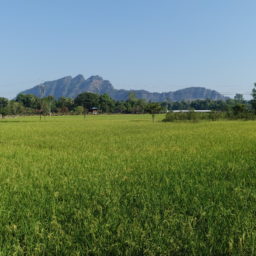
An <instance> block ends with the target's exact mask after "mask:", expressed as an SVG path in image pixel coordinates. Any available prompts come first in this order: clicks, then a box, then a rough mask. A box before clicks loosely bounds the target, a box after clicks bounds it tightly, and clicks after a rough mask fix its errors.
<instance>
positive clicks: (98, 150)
mask: <svg viewBox="0 0 256 256" xmlns="http://www.w3.org/2000/svg"><path fill="white" fill-rule="evenodd" d="M161 118H162V117H158V119H159V120H160V119H161ZM255 164H256V122H251V121H250V122H249V121H248V122H245V121H218V122H199V123H163V122H156V123H154V124H153V123H152V122H151V119H150V116H149V115H109V116H90V117H87V118H86V119H83V117H79V116H78V117H47V118H46V119H45V120H42V121H41V122H40V121H39V117H28V118H27V117H26V118H24V117H22V118H15V119H5V120H2V121H0V255H4V256H5V255H256V165H255Z"/></svg>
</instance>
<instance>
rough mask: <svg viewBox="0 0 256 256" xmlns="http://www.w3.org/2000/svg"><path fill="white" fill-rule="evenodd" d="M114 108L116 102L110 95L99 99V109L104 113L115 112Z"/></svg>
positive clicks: (104, 95)
mask: <svg viewBox="0 0 256 256" xmlns="http://www.w3.org/2000/svg"><path fill="white" fill-rule="evenodd" d="M114 106H115V101H114V100H113V99H112V98H111V97H110V96H109V95H108V94H103V95H101V96H100V97H99V107H100V109H101V110H102V112H105V113H110V112H113V111H114Z"/></svg>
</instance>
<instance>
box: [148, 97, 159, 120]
mask: <svg viewBox="0 0 256 256" xmlns="http://www.w3.org/2000/svg"><path fill="white" fill-rule="evenodd" d="M161 109H162V108H161V105H160V104H159V103H157V102H152V103H148V105H147V107H146V112H148V113H150V114H151V115H152V121H153V123H154V122H155V115H156V114H158V113H160V112H161Z"/></svg>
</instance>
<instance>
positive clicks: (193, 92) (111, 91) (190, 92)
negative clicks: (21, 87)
mask: <svg viewBox="0 0 256 256" xmlns="http://www.w3.org/2000/svg"><path fill="white" fill-rule="evenodd" d="M83 92H92V93H97V94H104V93H106V94H108V95H109V96H111V97H112V98H113V99H115V100H127V99H128V96H129V94H130V93H134V94H135V95H136V97H137V98H140V99H145V100H147V101H155V102H161V101H166V100H171V101H182V100H196V99H211V100H225V99H226V98H225V97H224V96H223V95H221V94H220V93H218V92H217V91H214V90H209V89H206V88H203V87H189V88H185V89H181V90H177V91H174V92H163V93H159V92H148V91H145V90H122V89H121V90H118V89H115V88H114V87H113V85H112V84H111V83H110V82H109V81H108V80H104V79H103V78H102V77H100V76H91V77H89V78H88V79H84V77H83V76H82V75H78V76H76V77H74V78H72V77H71V76H67V77H63V78H61V79H58V80H55V81H49V82H45V83H43V84H40V85H37V86H35V87H33V88H31V89H28V90H26V91H23V92H21V93H22V94H34V95H36V96H38V97H39V96H49V95H51V96H54V97H55V98H60V97H70V98H75V97H76V96H77V95H79V94H80V93H83ZM41 94H43V95H41Z"/></svg>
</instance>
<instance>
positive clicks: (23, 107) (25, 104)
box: [0, 92, 165, 116]
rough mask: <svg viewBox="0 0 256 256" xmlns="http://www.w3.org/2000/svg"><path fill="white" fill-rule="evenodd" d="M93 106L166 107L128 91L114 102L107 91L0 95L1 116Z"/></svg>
mask: <svg viewBox="0 0 256 256" xmlns="http://www.w3.org/2000/svg"><path fill="white" fill-rule="evenodd" d="M94 107H96V108H97V109H99V111H100V112H101V113H146V112H147V113H152V114H155V113H159V112H161V111H162V112H164V111H165V109H164V107H163V106H161V105H160V104H159V103H150V102H146V101H145V100H142V99H137V98H136V97H135V95H134V94H131V95H130V96H129V98H128V100H126V101H115V100H113V99H112V98H111V97H110V96H108V95H107V94H103V95H98V94H95V93H90V92H85V93H82V94H80V95H78V96H77V97H76V98H75V99H72V98H65V97H61V98H59V99H55V98H54V97H52V96H48V97H36V96H34V95H32V94H28V95H25V94H19V95H18V96H17V97H16V99H14V100H8V99H6V98H0V115H2V116H5V115H32V114H40V115H50V114H78V115H79V114H87V113H88V112H90V110H91V109H92V108H94Z"/></svg>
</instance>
